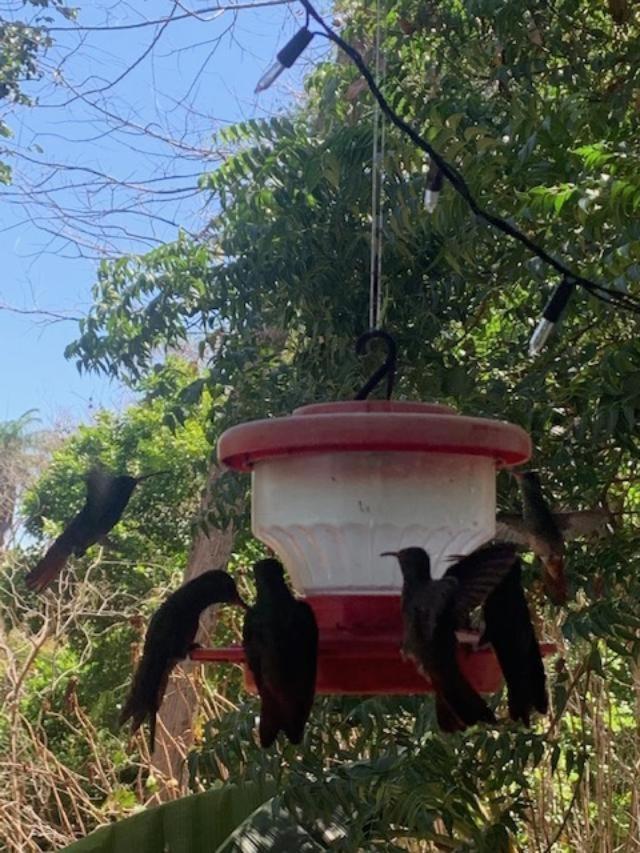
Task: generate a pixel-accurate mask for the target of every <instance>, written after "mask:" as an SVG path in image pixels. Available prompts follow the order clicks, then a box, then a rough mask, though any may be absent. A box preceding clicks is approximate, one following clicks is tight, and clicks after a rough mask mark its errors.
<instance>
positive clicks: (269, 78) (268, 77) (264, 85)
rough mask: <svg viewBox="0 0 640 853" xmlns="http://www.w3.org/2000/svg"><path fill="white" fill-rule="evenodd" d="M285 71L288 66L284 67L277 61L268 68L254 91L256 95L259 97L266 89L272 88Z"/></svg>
mask: <svg viewBox="0 0 640 853" xmlns="http://www.w3.org/2000/svg"><path fill="white" fill-rule="evenodd" d="M285 69H286V65H283V64H282V63H281V62H278V60H277V59H276V61H275V62H274V63H273V64H272V65H270V66H269V67H268V68H267V70H266V71H265V72H264V74H263V75H262V77H261V78H260V79H259V80H258V83H257V85H256V88H255V89H254V92H255V94H256V95H257V94H258V92H264V90H265V89H268V88H269V86H272V85H273V84H274V83H275V82H276V80H277V79H278V77H279V76H280V75H281V74H282V72H283V71H284V70H285Z"/></svg>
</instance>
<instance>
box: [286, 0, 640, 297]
mask: <svg viewBox="0 0 640 853" xmlns="http://www.w3.org/2000/svg"><path fill="white" fill-rule="evenodd" d="M300 2H301V3H302V5H303V6H304V8H305V9H306V11H307V13H308V15H309V16H310V18H313V20H314V21H316V22H317V23H318V24H319V25H320V26H321V27H322V32H316V33H313V35H322V36H324V37H325V38H328V39H329V40H330V41H332V42H334V44H336V45H337V46H338V47H339V48H340V49H341V50H342V51H344V53H346V54H347V56H348V57H349V58H350V59H351V61H352V62H353V63H354V65H355V66H356V67H357V68H358V70H359V71H360V73H361V74H362V76H363V77H364V79H365V81H366V83H367V85H368V87H369V89H370V91H371V93H372V95H373V96H374V98H375V99H376V101H377V103H378V104H379V106H380V109H381V110H382V112H383V114H384V115H385V116H386V117H387V118H388V119H389V121H390V122H391V123H392V124H393V125H395V126H396V127H397V128H398V129H399V130H400V131H402V133H404V134H405V135H406V136H408V137H409V139H411V141H412V142H413V143H414V145H416V146H417V147H418V148H420V149H421V150H422V151H424V152H425V153H426V154H428V155H429V157H430V158H431V160H432V162H433V163H435V165H436V166H437V167H438V168H439V169H440V170H441V171H442V174H443V175H444V177H445V178H446V180H447V181H448V182H449V183H450V184H451V186H452V187H453V189H454V190H455V191H456V192H457V193H458V195H460V196H461V197H462V198H463V199H464V201H465V202H466V203H467V205H468V207H469V208H470V209H471V210H472V212H473V213H474V214H475V215H476V216H477V217H478V218H479V219H482V220H483V221H484V222H486V223H487V224H488V225H491V226H492V227H493V228H495V229H497V230H498V231H501V232H502V233H503V234H506V235H507V236H508V237H511V238H512V239H513V240H516V241H517V242H518V243H521V244H522V245H523V246H525V247H526V248H527V249H528V250H529V251H530V252H531V254H533V255H536V257H538V258H540V260H541V261H543V262H544V263H545V264H547V265H548V266H550V267H552V268H553V269H554V270H556V272H558V273H559V274H560V275H562V276H563V277H566V278H569V279H571V280H572V281H573V282H574V284H576V285H578V286H579V287H582V288H583V289H585V290H587V291H588V292H589V293H590V294H591V295H592V296H594V297H595V298H596V299H600V300H601V301H602V302H607V303H609V304H613V305H616V306H617V307H619V308H621V309H624V310H627V311H630V312H632V313H634V314H640V298H638V297H636V296H633V295H632V294H629V293H624V292H622V291H620V290H614V289H613V288H611V287H607V286H606V285H604V284H599V283H598V282H596V281H592V280H591V279H589V278H586V277H585V276H582V275H579V274H578V273H576V272H574V271H573V270H572V269H570V268H569V267H568V266H566V264H564V263H563V262H562V261H560V260H558V259H557V258H555V257H553V255H550V254H549V253H548V252H547V251H546V249H544V248H542V246H540V245H538V244H537V243H536V242H535V241H534V240H532V239H531V238H530V237H527V235H526V234H523V232H522V231H520V230H519V229H518V228H516V227H515V225H512V224H511V223H510V222H508V221H507V220H506V219H503V218H502V217H501V216H497V215H496V214H494V213H491V212H490V211H488V210H484V209H483V208H482V207H481V206H480V205H479V203H478V202H477V201H476V199H475V198H474V196H473V194H472V193H471V190H470V189H469V186H468V184H467V182H466V181H465V179H464V178H463V176H462V175H461V174H460V172H459V171H458V170H457V169H456V168H455V166H452V165H451V164H450V163H449V162H448V161H447V160H445V158H444V157H443V156H442V154H440V153H438V151H436V149H435V148H434V147H433V146H432V145H431V144H430V143H429V142H427V140H426V139H424V138H423V137H422V136H420V134H419V133H418V132H417V131H416V130H414V128H413V127H412V126H411V125H410V124H408V123H407V122H406V121H405V120H404V119H402V118H401V117H400V116H399V115H398V114H397V113H396V112H395V111H394V110H393V109H392V108H391V107H390V106H389V104H388V102H387V100H386V98H385V97H384V95H383V94H382V92H381V91H380V88H379V87H378V85H377V83H376V81H375V80H374V77H373V75H372V73H371V71H370V70H369V68H368V67H367V64H366V63H365V61H364V59H363V58H362V55H361V54H360V52H359V51H358V50H357V49H356V48H355V47H353V46H352V45H351V44H349V42H347V41H345V40H344V39H343V38H342V37H341V36H339V35H338V34H337V33H336V32H335V31H334V30H333V29H332V28H331V27H330V26H329V25H328V24H327V23H326V22H325V20H324V19H323V18H322V16H321V15H320V14H319V13H318V12H317V11H316V9H315V8H314V6H313V5H312V3H310V2H309V0H300Z"/></svg>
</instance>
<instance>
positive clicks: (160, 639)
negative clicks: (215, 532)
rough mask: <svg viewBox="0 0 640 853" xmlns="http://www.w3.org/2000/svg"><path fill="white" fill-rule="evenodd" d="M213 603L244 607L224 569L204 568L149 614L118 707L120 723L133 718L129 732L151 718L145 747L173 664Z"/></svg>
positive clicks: (153, 731)
mask: <svg viewBox="0 0 640 853" xmlns="http://www.w3.org/2000/svg"><path fill="white" fill-rule="evenodd" d="M213 604H237V605H239V606H240V607H244V608H246V606H247V605H246V604H245V603H244V601H243V600H242V599H241V598H240V595H239V593H238V590H237V588H236V584H235V581H234V580H233V578H232V577H231V575H228V574H227V573H226V572H222V571H210V572H203V574H201V575H198V576H197V577H195V578H193V580H190V581H188V582H187V583H186V584H184V586H181V587H180V588H179V589H177V590H176V591H175V592H173V593H172V594H171V595H170V596H169V597H168V598H167V600H166V601H165V602H164V603H163V604H162V605H161V606H160V607H159V609H158V610H156V612H155V613H154V614H153V616H152V617H151V621H150V622H149V627H148V628H147V633H146V636H145V638H144V649H143V652H142V658H141V659H140V662H139V663H138V667H137V669H136V672H135V675H134V676H133V682H132V684H131V690H130V691H129V696H128V697H127V700H126V702H125V704H124V707H123V709H122V711H121V713H120V725H121V726H122V725H124V723H126V721H127V720H128V719H129V718H131V719H132V725H131V731H132V733H133V732H135V731H137V730H138V729H139V728H140V726H141V725H142V723H143V722H144V720H145V718H148V720H149V749H150V750H151V751H152V752H153V749H154V746H155V737H156V714H157V713H158V710H159V708H160V705H161V704H162V699H163V697H164V693H165V690H166V689H167V684H168V681H169V676H170V675H171V671H172V669H173V668H174V666H175V665H176V664H177V663H178V662H179V661H181V660H184V659H185V658H186V657H187V655H188V654H189V652H190V651H192V649H194V648H195V647H196V644H195V643H194V640H195V636H196V634H197V632H198V624H199V621H200V615H201V613H202V612H203V610H206V609H207V607H211V605H213Z"/></svg>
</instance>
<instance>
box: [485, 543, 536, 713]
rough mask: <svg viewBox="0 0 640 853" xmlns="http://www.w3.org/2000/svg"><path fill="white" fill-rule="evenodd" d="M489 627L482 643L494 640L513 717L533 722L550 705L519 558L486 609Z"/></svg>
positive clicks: (493, 592)
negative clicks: (536, 714) (533, 713)
mask: <svg viewBox="0 0 640 853" xmlns="http://www.w3.org/2000/svg"><path fill="white" fill-rule="evenodd" d="M482 611H483V616H484V623H485V629H484V633H483V635H482V638H481V640H480V644H483V643H491V645H492V646H493V649H494V651H495V653H496V657H497V658H498V662H499V664H500V668H501V669H502V673H503V675H504V678H505V681H506V683H507V692H508V697H509V716H510V717H511V719H512V720H514V721H516V722H517V721H520V722H523V723H524V724H525V725H526V726H528V725H529V722H530V718H531V713H532V711H533V710H534V709H535V710H536V711H539V712H540V713H541V714H546V713H547V710H548V707H549V699H548V696H547V688H546V677H545V672H544V664H543V662H542V655H541V654H540V647H539V646H538V641H537V639H536V635H535V631H534V630H533V625H532V623H531V614H530V613H529V607H528V606H527V600H526V598H525V596H524V590H523V588H522V564H521V562H520V560H519V559H518V558H516V559H515V560H514V562H513V564H512V566H511V568H510V569H509V572H508V574H507V576H506V577H505V578H504V579H503V580H502V581H501V582H500V583H499V584H498V585H497V586H496V587H495V589H494V590H493V591H492V592H491V593H490V594H489V595H488V596H487V600H486V601H485V603H484V606H483V608H482Z"/></svg>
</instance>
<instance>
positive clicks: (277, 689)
mask: <svg viewBox="0 0 640 853" xmlns="http://www.w3.org/2000/svg"><path fill="white" fill-rule="evenodd" d="M253 571H254V575H255V579H256V590H257V597H256V603H255V604H254V606H253V607H250V608H249V610H248V611H247V615H246V616H245V620H244V628H243V632H242V644H243V646H244V651H245V656H246V660H247V663H248V665H249V668H250V669H251V672H252V673H253V677H254V679H255V682H256V686H257V688H258V693H259V694H260V699H261V708H260V727H259V734H260V743H261V745H262V746H263V747H268V746H271V744H272V743H273V742H274V741H275V739H276V737H277V735H278V732H279V731H280V730H282V731H284V733H285V734H286V736H287V737H288V738H289V740H290V741H291V743H300V741H301V740H302V736H303V734H304V727H305V724H306V722H307V719H308V717H309V714H310V712H311V706H312V705H313V697H314V694H315V686H316V667H317V661H318V626H317V624H316V618H315V616H314V614H313V610H312V609H311V607H309V605H308V604H307V603H306V602H304V601H298V600H297V599H296V598H294V596H293V594H292V593H291V591H290V590H289V587H288V586H287V584H286V583H285V579H284V568H283V566H282V563H280V562H279V561H278V560H275V559H271V558H270V559H265V560H259V561H258V562H257V563H256V564H255V566H254V567H253Z"/></svg>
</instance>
